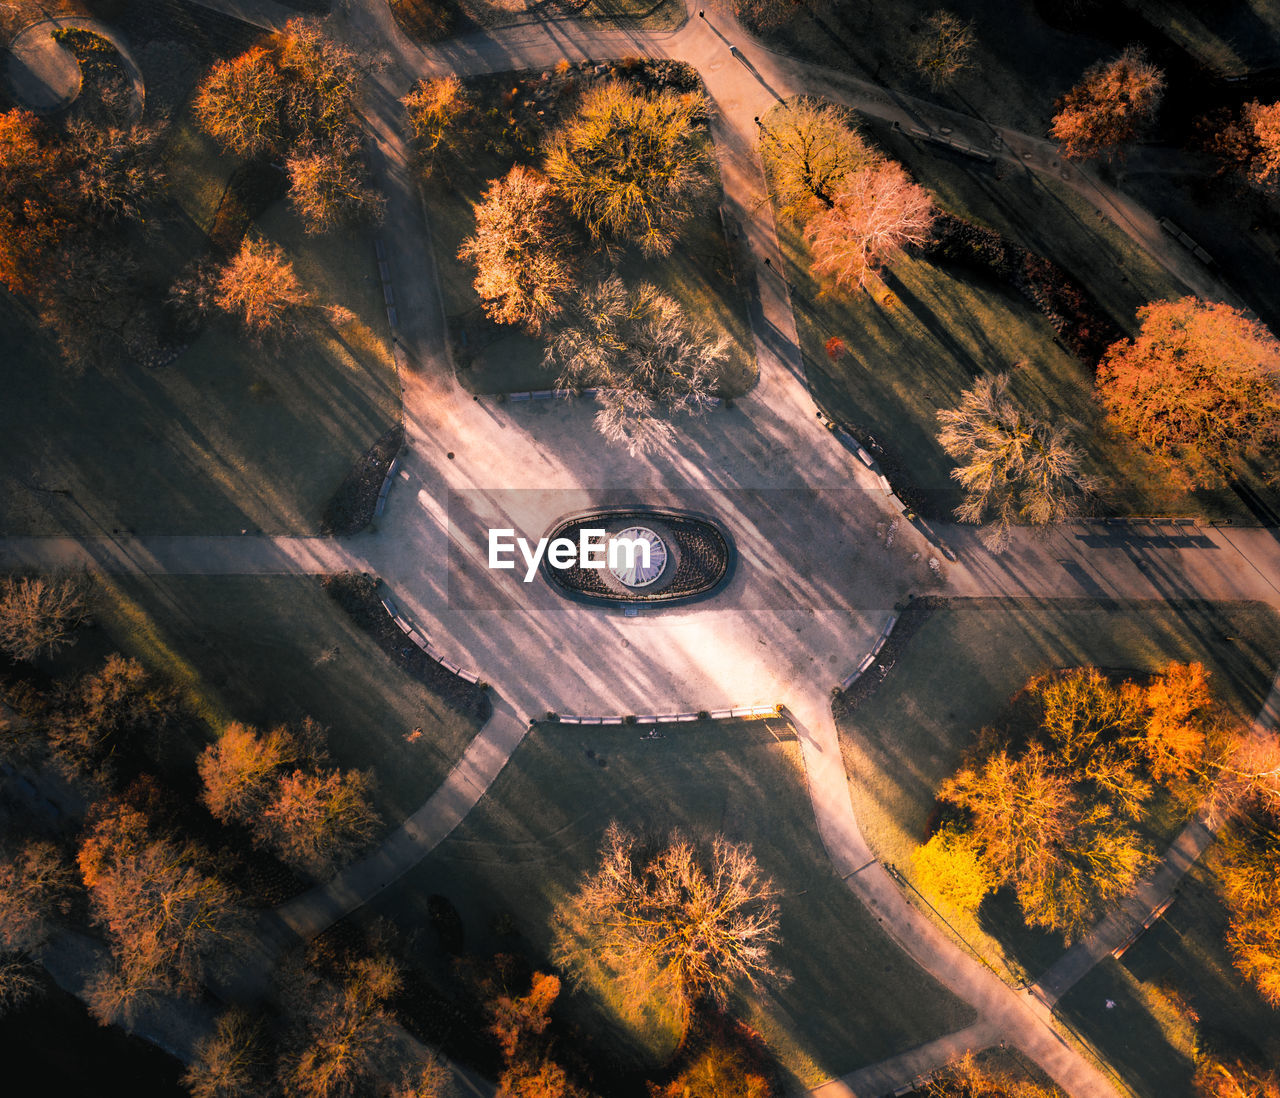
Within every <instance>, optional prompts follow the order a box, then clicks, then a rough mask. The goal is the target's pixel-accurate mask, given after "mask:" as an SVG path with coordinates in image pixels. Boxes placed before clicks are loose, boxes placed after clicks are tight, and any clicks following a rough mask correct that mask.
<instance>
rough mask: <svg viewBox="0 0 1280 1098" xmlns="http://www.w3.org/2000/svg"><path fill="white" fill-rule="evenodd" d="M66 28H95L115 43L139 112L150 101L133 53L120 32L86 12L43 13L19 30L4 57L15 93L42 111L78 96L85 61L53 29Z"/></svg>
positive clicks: (93, 29) (53, 109)
mask: <svg viewBox="0 0 1280 1098" xmlns="http://www.w3.org/2000/svg"><path fill="white" fill-rule="evenodd" d="M63 29H72V30H84V31H90V32H92V33H93V34H96V35H97V36H98V37H99V38H105V39H106V40H107V41H108V42H110V43H111V44H112V45H113V46H115V48H116V52H117V53H118V54H119V55H120V62H121V64H122V65H123V66H124V70H125V72H126V73H127V74H128V77H129V80H130V83H132V85H133V102H134V108H133V111H134V116H135V117H140V116H141V114H142V110H143V106H144V104H145V103H146V85H145V84H144V83H143V80H142V71H141V70H140V69H139V68H138V64H137V62H136V61H134V59H133V54H131V53H130V52H129V47H128V46H127V45H126V44H125V42H124V40H123V39H122V38H121V37H120V34H119V32H117V31H116V30H114V29H113V28H111V27H110V26H108V25H107V24H106V23H103V22H101V21H100V20H97V19H90V18H87V17H85V16H78V15H71V16H64V17H61V18H58V19H42V20H41V21H40V22H38V23H32V24H31V25H30V26H27V27H24V28H23V29H22V30H20V31H19V32H18V33H17V34H16V35H14V38H13V41H12V42H10V43H9V56H8V58H7V59H6V62H5V76H6V78H7V79H8V81H9V87H10V90H11V91H12V92H13V95H14V97H15V98H16V99H17V100H18V101H19V102H20V103H22V104H24V105H25V106H27V107H30V108H31V109H32V110H34V111H40V112H42V113H48V112H50V111H57V110H62V109H63V108H64V107H69V106H70V105H71V104H72V103H74V102H75V99H76V96H78V95H79V94H80V63H79V62H78V61H77V60H76V58H75V54H73V53H72V52H71V51H70V50H69V49H67V47H66V46H64V45H62V43H60V42H58V41H57V40H56V39H55V38H54V37H53V32H54V31H56V30H63Z"/></svg>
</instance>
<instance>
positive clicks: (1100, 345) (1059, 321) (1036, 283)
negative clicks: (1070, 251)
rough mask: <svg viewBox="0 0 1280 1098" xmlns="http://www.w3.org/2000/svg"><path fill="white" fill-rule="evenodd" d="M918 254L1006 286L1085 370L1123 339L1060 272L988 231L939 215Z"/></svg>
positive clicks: (1091, 299)
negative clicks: (988, 275)
mask: <svg viewBox="0 0 1280 1098" xmlns="http://www.w3.org/2000/svg"><path fill="white" fill-rule="evenodd" d="M924 254H925V256H926V257H927V258H928V259H929V260H931V261H933V262H942V263H956V264H959V265H960V266H966V267H976V268H978V269H980V270H985V271H989V272H991V273H992V274H993V275H995V276H996V277H997V278H999V279H1000V280H1001V281H1002V282H1004V283H1006V284H1007V285H1009V286H1012V287H1013V288H1014V289H1015V290H1017V291H1018V292H1019V293H1020V294H1022V296H1023V297H1025V298H1027V300H1028V301H1030V302H1031V303H1032V304H1033V305H1035V307H1036V308H1037V309H1039V310H1040V312H1041V313H1042V314H1043V315H1044V316H1045V317H1046V319H1048V321H1049V323H1050V324H1051V325H1053V330H1054V331H1055V332H1057V333H1058V338H1059V339H1060V340H1062V342H1063V344H1064V345H1065V346H1066V347H1067V348H1068V349H1069V350H1070V351H1071V352H1072V353H1073V354H1075V355H1077V356H1078V357H1079V358H1081V359H1082V360H1083V361H1084V362H1086V363H1088V364H1089V365H1090V366H1094V365H1096V364H1097V362H1098V360H1099V359H1100V358H1102V353H1103V352H1104V351H1105V350H1106V349H1107V348H1108V347H1109V346H1110V345H1111V344H1112V343H1114V342H1116V340H1118V339H1121V338H1123V336H1124V333H1123V332H1121V331H1120V329H1119V328H1117V327H1116V325H1115V324H1114V323H1113V322H1112V320H1111V318H1110V317H1109V316H1107V314H1106V313H1105V312H1103V311H1102V308H1101V307H1100V306H1099V305H1098V303H1097V301H1096V300H1095V299H1094V297H1093V295H1092V294H1090V293H1089V291H1088V290H1086V289H1085V288H1084V287H1083V286H1082V285H1080V283H1078V282H1077V281H1076V280H1075V279H1074V278H1072V277H1071V276H1070V275H1069V274H1067V272H1066V271H1064V270H1063V269H1062V268H1061V267H1059V266H1058V265H1057V264H1056V263H1053V262H1051V261H1050V260H1047V259H1044V258H1043V257H1041V256H1038V255H1036V254H1035V253H1034V252H1029V251H1027V249H1026V248H1023V247H1020V246H1019V245H1017V244H1011V243H1010V242H1009V241H1007V240H1005V239H1004V237H1002V236H1001V235H1000V234H999V233H997V232H994V231H993V230H991V229H984V228H981V227H980V226H978V225H973V224H970V223H969V222H968V221H965V220H964V219H963V218H960V217H956V216H955V215H954V214H949V213H940V214H939V215H938V219H937V221H935V222H934V239H933V240H932V241H931V242H930V243H929V244H927V245H926V246H925V248H924Z"/></svg>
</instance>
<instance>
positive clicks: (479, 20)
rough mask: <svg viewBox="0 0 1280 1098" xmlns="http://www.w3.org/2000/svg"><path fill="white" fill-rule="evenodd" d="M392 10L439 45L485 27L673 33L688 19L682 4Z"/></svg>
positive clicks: (515, 0) (632, 0)
mask: <svg viewBox="0 0 1280 1098" xmlns="http://www.w3.org/2000/svg"><path fill="white" fill-rule="evenodd" d="M391 10H392V12H393V13H394V14H395V16H396V19H397V20H398V21H399V23H400V26H401V28H403V29H404V31H405V32H406V33H407V34H408V35H409V36H410V37H411V38H418V39H419V40H421V41H425V42H438V41H440V40H441V39H443V38H448V37H450V36H452V35H457V34H466V33H467V32H468V31H474V30H477V29H478V28H481V27H509V26H513V25H516V24H519V23H542V22H548V21H551V20H556V19H587V20H596V21H599V22H603V23H615V24H620V25H623V26H626V25H631V26H643V27H645V28H647V29H649V30H674V29H675V28H676V27H678V26H680V25H681V24H682V23H683V22H684V21H685V19H686V17H687V13H686V11H685V6H684V4H683V3H681V2H680V0H444V3H439V2H438V0H392V3H391Z"/></svg>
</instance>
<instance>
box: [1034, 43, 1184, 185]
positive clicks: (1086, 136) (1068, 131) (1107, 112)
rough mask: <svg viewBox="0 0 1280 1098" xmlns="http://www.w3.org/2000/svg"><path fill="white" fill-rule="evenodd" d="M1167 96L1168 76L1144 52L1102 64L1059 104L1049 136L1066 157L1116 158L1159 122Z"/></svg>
mask: <svg viewBox="0 0 1280 1098" xmlns="http://www.w3.org/2000/svg"><path fill="white" fill-rule="evenodd" d="M1163 97H1164V73H1163V72H1162V71H1161V70H1160V69H1158V68H1157V67H1156V66H1155V65H1153V64H1151V62H1149V61H1148V60H1147V58H1146V54H1145V53H1143V51H1142V50H1140V49H1127V50H1125V51H1124V53H1122V54H1121V55H1120V56H1119V57H1117V58H1116V59H1115V60H1114V61H1099V62H1098V63H1097V64H1096V65H1093V66H1092V67H1091V68H1089V69H1088V70H1087V71H1086V72H1085V74H1084V78H1083V79H1082V80H1081V81H1080V83H1079V84H1077V85H1076V86H1075V87H1074V88H1072V89H1071V90H1070V91H1069V92H1067V94H1066V95H1064V96H1063V97H1062V98H1061V99H1059V100H1058V103H1057V114H1055V115H1054V116H1053V124H1052V126H1050V128H1049V132H1050V134H1051V135H1052V136H1053V137H1054V138H1055V139H1056V140H1058V141H1060V142H1062V152H1063V155H1064V156H1067V157H1069V158H1070V159H1072V160H1086V159H1089V158H1091V157H1097V156H1113V155H1115V154H1117V153H1119V152H1120V151H1121V149H1122V148H1123V147H1124V146H1125V145H1128V144H1131V143H1132V142H1134V141H1136V140H1137V139H1138V138H1139V137H1140V136H1141V135H1142V133H1143V132H1144V131H1145V130H1146V129H1147V128H1148V127H1149V126H1150V125H1151V124H1152V123H1153V122H1154V121H1155V118H1156V112H1157V111H1158V110H1159V109H1160V101H1161V99H1162V98H1163Z"/></svg>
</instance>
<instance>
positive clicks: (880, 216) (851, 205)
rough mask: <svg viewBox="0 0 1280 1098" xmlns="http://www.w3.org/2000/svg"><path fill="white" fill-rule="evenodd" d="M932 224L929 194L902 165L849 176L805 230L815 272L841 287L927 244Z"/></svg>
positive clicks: (859, 283) (890, 163)
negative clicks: (829, 202)
mask: <svg viewBox="0 0 1280 1098" xmlns="http://www.w3.org/2000/svg"><path fill="white" fill-rule="evenodd" d="M933 220H934V209H933V200H932V199H931V198H930V197H929V193H928V191H926V190H925V189H924V188H923V187H920V186H918V185H917V184H915V183H913V182H912V181H911V177H910V176H909V175H907V172H906V170H905V169H904V168H903V167H902V165H901V164H897V163H894V162H893V161H885V162H883V163H880V164H875V165H872V166H871V167H867V168H861V169H859V170H858V171H855V172H853V173H852V174H850V175H848V176H846V177H845V179H844V181H843V182H842V183H841V184H840V189H839V191H837V193H836V197H835V201H834V202H833V204H832V206H831V208H830V209H828V210H825V211H823V212H822V213H820V214H818V215H817V216H816V217H815V218H814V219H813V220H812V221H810V222H809V224H808V226H807V227H806V228H805V234H804V235H805V239H806V240H807V241H808V242H809V246H810V248H811V249H812V250H813V271H814V273H815V274H818V275H829V276H831V277H832V278H834V279H835V283H836V285H837V286H844V287H848V288H850V289H851V288H853V287H855V286H857V287H862V286H865V285H866V284H867V282H868V281H870V280H871V279H872V277H873V276H874V275H875V274H876V272H877V271H878V270H879V269H880V268H881V267H882V266H883V265H884V264H885V263H886V262H888V261H889V260H890V259H891V258H892V257H893V256H895V255H897V254H898V253H899V252H901V251H902V250H903V248H905V247H907V246H908V245H911V246H916V247H919V246H920V245H922V244H924V243H925V241H927V240H928V239H929V231H930V229H931V228H932V227H933Z"/></svg>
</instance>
